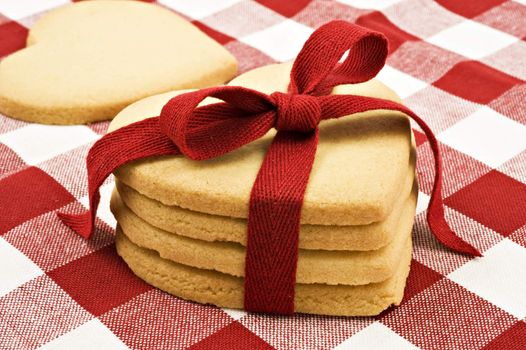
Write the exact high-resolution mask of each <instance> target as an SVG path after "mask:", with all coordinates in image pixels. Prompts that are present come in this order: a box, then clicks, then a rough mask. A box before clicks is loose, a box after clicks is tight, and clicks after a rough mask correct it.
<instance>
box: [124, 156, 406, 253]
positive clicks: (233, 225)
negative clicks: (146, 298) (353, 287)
mask: <svg viewBox="0 0 526 350" xmlns="http://www.w3.org/2000/svg"><path fill="white" fill-rule="evenodd" d="M415 151H416V150H413V152H415ZM414 177H415V168H414V162H413V163H412V165H411V167H410V169H409V172H408V174H407V179H406V184H405V185H404V189H403V191H402V192H401V193H400V195H399V196H398V198H397V199H396V203H395V206H394V207H393V211H392V212H391V213H390V214H389V216H388V217H387V218H386V219H385V220H384V221H380V222H375V223H372V224H369V225H352V226H349V225H348V226H335V225H332V226H328V225H309V224H304V225H301V226H300V236H299V247H300V248H302V249H314V250H317V249H322V250H376V249H380V248H382V247H384V246H386V245H387V244H389V242H391V240H392V239H393V227H397V225H398V221H399V220H400V217H401V215H402V210H403V208H404V204H405V203H406V201H407V198H408V196H409V194H410V191H411V187H412V186H413V180H414ZM115 184H116V187H117V190H118V191H119V195H120V198H121V199H122V201H123V202H124V203H125V204H126V206H127V207H128V208H129V209H130V210H131V211H132V212H134V213H135V214H136V215H137V216H139V217H140V218H141V219H143V220H144V221H146V222H148V223H149V224H150V225H152V226H155V227H158V228H160V229H162V230H164V231H168V232H174V233H177V234H179V235H181V236H186V237H189V238H195V239H199V240H204V241H209V242H214V241H227V242H237V243H240V244H242V245H244V246H246V240H247V220H246V219H240V218H232V217H227V216H220V215H210V214H206V213H201V212H197V211H192V210H188V209H183V208H181V207H178V206H167V205H164V204H162V203H161V202H159V201H156V200H154V199H151V198H148V197H146V196H144V195H141V194H140V193H139V192H137V191H135V190H134V189H133V188H131V187H129V186H126V185H125V184H123V183H122V182H120V181H119V180H118V179H117V180H116V181H115Z"/></svg>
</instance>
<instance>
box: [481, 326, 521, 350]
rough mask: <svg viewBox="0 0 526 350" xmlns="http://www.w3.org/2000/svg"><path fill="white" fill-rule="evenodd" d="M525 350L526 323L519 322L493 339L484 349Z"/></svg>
mask: <svg viewBox="0 0 526 350" xmlns="http://www.w3.org/2000/svg"><path fill="white" fill-rule="evenodd" d="M502 349H506V350H524V349H526V323H525V322H522V321H520V322H517V323H515V324H514V325H513V326H511V327H510V328H508V329H507V330H506V331H504V332H503V333H502V334H501V335H499V336H498V337H497V338H495V339H493V341H491V342H490V343H489V344H488V345H486V346H485V347H484V350H502Z"/></svg>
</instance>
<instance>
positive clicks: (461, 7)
mask: <svg viewBox="0 0 526 350" xmlns="http://www.w3.org/2000/svg"><path fill="white" fill-rule="evenodd" d="M505 1H507V0H477V1H458V0H437V2H438V3H439V4H440V5H442V6H444V7H445V8H447V9H448V10H449V11H451V12H454V13H458V14H459V15H461V16H464V17H467V18H473V17H475V16H477V15H480V14H481V13H483V12H485V11H487V10H489V9H492V8H493V7H496V6H498V5H500V4H502V3H503V2H505Z"/></svg>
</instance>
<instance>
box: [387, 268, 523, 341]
mask: <svg viewBox="0 0 526 350" xmlns="http://www.w3.org/2000/svg"><path fill="white" fill-rule="evenodd" d="M381 322H382V323H384V324H385V325H387V326H388V327H389V328H391V329H392V330H393V331H395V332H396V333H398V334H399V335H401V336H402V337H404V338H406V339H408V340H409V341H410V342H411V343H413V344H415V345H417V346H418V347H420V348H421V349H432V350H435V349H478V348H480V347H482V346H484V345H486V344H487V343H488V342H490V341H491V340H492V339H493V338H494V337H496V336H497V335H498V334H500V333H502V332H503V331H504V330H505V329H507V328H508V327H510V326H511V325H512V324H513V323H514V322H516V319H515V318H514V317H513V316H511V315H509V314H508V313H506V312H505V311H503V310H502V309H500V308H498V307H497V306H495V305H493V304H491V303H489V302H488V301H486V300H484V299H482V298H480V297H478V296H477V295H475V294H473V293H471V292H469V291H468V290H466V289H465V288H463V287H461V286H459V285H458V284H456V283H453V282H452V281H450V280H448V279H445V278H444V279H442V280H440V281H438V282H437V283H435V284H433V285H432V286H431V287H429V288H427V289H426V290H424V291H423V292H421V293H420V294H418V295H416V296H415V297H414V298H412V299H411V300H409V301H408V302H407V303H405V304H404V305H401V306H400V307H398V308H395V309H394V310H393V312H391V313H389V314H388V315H387V316H386V317H385V318H383V319H382V320H381Z"/></svg>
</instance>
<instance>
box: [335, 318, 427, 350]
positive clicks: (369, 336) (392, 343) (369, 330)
mask: <svg viewBox="0 0 526 350" xmlns="http://www.w3.org/2000/svg"><path fill="white" fill-rule="evenodd" d="M347 349H349V350H351V349H352V350H360V349H363V350H368V349H389V350H417V349H418V347H416V346H415V345H413V344H412V343H410V342H409V341H407V340H406V339H405V338H403V337H401V336H399V335H398V334H396V333H395V332H393V331H392V330H391V329H390V328H389V327H387V326H385V325H383V324H382V323H380V322H374V323H372V324H371V325H369V326H367V327H365V328H364V329H362V330H361V331H359V332H358V333H356V334H355V335H353V336H352V337H351V338H349V339H347V340H346V341H344V342H343V343H341V344H340V345H338V346H337V347H335V348H334V350H347Z"/></svg>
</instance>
